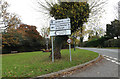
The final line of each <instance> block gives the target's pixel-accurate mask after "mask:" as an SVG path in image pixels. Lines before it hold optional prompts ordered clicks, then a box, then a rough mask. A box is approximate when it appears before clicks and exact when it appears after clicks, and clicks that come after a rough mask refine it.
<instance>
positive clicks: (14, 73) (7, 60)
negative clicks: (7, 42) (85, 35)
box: [2, 49, 98, 77]
mask: <svg viewBox="0 0 120 79" xmlns="http://www.w3.org/2000/svg"><path fill="white" fill-rule="evenodd" d="M71 54H72V62H70V61H69V56H70V55H69V50H68V49H64V50H61V55H62V59H60V60H55V62H54V63H53V62H52V61H51V59H50V58H49V55H50V52H49V53H48V52H42V51H38V52H25V53H18V54H7V55H3V56H2V76H3V77H35V76H40V75H43V74H48V73H51V72H56V71H59V70H62V69H66V68H69V67H72V66H76V65H78V64H82V63H85V62H88V61H90V60H93V59H95V58H96V57H98V53H95V52H92V51H88V50H83V49H76V51H74V50H73V49H72V53H71Z"/></svg>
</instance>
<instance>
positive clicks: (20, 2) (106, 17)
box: [7, 0, 120, 32]
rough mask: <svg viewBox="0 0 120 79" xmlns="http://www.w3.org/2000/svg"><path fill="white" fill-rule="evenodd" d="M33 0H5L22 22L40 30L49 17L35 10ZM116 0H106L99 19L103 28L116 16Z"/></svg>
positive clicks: (35, 6)
mask: <svg viewBox="0 0 120 79" xmlns="http://www.w3.org/2000/svg"><path fill="white" fill-rule="evenodd" d="M35 1H37V0H7V2H8V3H9V4H10V7H9V8H8V10H9V11H10V12H12V13H16V14H18V15H19V16H20V17H21V20H22V22H23V23H25V24H28V25H35V26H37V30H38V31H39V32H40V29H41V28H43V27H48V26H49V19H48V18H46V16H45V15H44V14H42V13H40V12H38V11H37V10H36V9H38V8H37V5H36V2H35ZM41 1H42V0H41ZM118 1H120V0H108V4H107V5H106V6H105V8H104V9H105V13H104V14H102V17H103V18H101V21H100V23H101V27H102V28H103V29H105V28H106V26H105V25H106V24H107V23H110V21H113V20H114V19H115V18H116V17H115V16H116V15H115V14H116V12H117V11H115V8H116V7H117V5H118Z"/></svg>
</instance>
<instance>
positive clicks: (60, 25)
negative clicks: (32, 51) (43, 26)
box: [50, 18, 72, 62]
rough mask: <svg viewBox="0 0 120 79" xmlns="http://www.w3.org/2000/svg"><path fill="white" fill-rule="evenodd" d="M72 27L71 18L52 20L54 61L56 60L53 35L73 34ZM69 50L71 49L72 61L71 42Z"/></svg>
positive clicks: (51, 34)
mask: <svg viewBox="0 0 120 79" xmlns="http://www.w3.org/2000/svg"><path fill="white" fill-rule="evenodd" d="M70 29H71V24H70V18H66V19H58V20H51V21H50V36H51V37H52V38H51V41H52V62H54V50H53V36H61V35H71V30H70ZM69 38H70V37H69ZM70 41H71V39H70ZM69 51H70V61H72V59H71V45H70V44H69Z"/></svg>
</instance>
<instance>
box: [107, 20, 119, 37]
mask: <svg viewBox="0 0 120 79" xmlns="http://www.w3.org/2000/svg"><path fill="white" fill-rule="evenodd" d="M106 26H107V27H106V35H107V36H108V37H111V38H114V37H117V38H119V36H120V21H119V20H114V21H112V22H111V24H107V25H106Z"/></svg>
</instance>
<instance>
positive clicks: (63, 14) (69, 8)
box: [37, 0, 104, 59]
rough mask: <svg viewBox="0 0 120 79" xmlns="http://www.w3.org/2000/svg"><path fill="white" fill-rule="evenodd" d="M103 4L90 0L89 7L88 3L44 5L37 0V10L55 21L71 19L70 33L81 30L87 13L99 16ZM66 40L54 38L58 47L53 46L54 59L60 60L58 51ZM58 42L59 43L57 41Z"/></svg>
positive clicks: (46, 2)
mask: <svg viewBox="0 0 120 79" xmlns="http://www.w3.org/2000/svg"><path fill="white" fill-rule="evenodd" d="M102 4H104V2H101V0H96V1H95V0H92V2H90V5H89V4H88V2H59V1H57V2H56V1H55V0H54V1H53V2H52V1H47V0H45V3H43V2H41V1H40V0H38V5H39V9H40V8H42V9H44V10H42V9H40V10H37V11H39V12H41V13H44V14H45V15H48V17H54V18H55V19H62V18H67V17H69V18H70V19H71V26H72V29H71V30H72V33H73V32H75V31H77V30H81V31H82V28H80V27H82V25H83V23H84V22H87V19H88V17H89V13H90V12H91V13H92V16H95V15H96V14H99V11H100V10H101V9H102V8H101V7H100V6H101V5H102ZM63 38H64V40H66V39H67V36H57V37H55V41H54V44H55V45H59V46H55V47H56V48H55V49H54V53H55V54H54V55H55V58H56V59H59V58H61V54H60V50H61V46H62V42H63V41H62V40H63ZM57 40H59V41H57Z"/></svg>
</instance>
